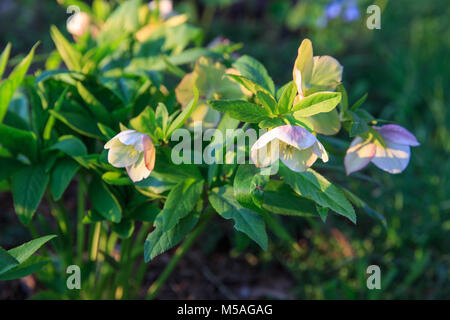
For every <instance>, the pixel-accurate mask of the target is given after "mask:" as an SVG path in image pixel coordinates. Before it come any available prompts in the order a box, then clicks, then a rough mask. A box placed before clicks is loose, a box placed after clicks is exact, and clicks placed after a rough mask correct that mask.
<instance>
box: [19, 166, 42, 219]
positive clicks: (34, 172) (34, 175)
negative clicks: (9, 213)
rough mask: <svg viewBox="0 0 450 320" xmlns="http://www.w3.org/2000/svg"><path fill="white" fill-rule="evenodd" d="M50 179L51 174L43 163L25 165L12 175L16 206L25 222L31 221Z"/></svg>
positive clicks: (20, 217)
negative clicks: (46, 170)
mask: <svg viewBox="0 0 450 320" xmlns="http://www.w3.org/2000/svg"><path fill="white" fill-rule="evenodd" d="M48 180H49V176H48V174H47V173H46V172H45V167H44V166H43V165H32V166H27V167H24V168H23V169H20V170H19V171H17V172H16V173H15V174H14V175H13V176H12V194H13V200H14V208H15V210H16V213H17V215H18V217H19V220H20V221H21V222H22V223H23V224H25V225H27V224H29V223H30V222H31V219H32V218H33V215H34V213H35V212H36V209H37V207H38V206H39V203H40V202H41V200H42V197H43V196H44V192H45V189H46V188H47V184H48Z"/></svg>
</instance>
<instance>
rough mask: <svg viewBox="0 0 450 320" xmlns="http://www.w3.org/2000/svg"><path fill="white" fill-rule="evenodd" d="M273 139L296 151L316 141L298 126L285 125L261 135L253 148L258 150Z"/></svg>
mask: <svg viewBox="0 0 450 320" xmlns="http://www.w3.org/2000/svg"><path fill="white" fill-rule="evenodd" d="M275 138H276V139H279V140H280V141H282V142H284V143H286V144H288V145H290V146H293V147H294V148H296V149H298V150H303V149H307V148H309V147H311V146H312V145H313V144H314V143H315V142H316V141H317V139H316V137H315V136H314V135H313V134H312V133H310V132H309V131H308V130H306V129H305V128H303V127H300V126H291V125H285V126H280V127H276V128H275V129H272V130H270V131H269V132H266V133H265V134H263V135H262V136H261V137H260V138H259V139H258V140H257V141H256V143H255V144H254V145H253V147H254V148H256V149H259V148H260V147H262V146H264V145H266V144H267V143H269V142H270V141H272V140H273V139H275ZM253 147H252V149H253Z"/></svg>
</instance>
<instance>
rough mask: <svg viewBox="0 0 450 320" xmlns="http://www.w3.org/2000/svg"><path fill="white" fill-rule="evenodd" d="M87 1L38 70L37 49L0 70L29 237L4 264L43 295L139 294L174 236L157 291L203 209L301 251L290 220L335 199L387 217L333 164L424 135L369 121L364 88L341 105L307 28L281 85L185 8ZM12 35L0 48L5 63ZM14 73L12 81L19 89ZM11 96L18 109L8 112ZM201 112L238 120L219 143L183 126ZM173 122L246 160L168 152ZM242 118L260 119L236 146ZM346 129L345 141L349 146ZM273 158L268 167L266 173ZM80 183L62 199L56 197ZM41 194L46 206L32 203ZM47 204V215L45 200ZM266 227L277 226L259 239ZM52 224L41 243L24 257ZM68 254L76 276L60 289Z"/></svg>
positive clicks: (343, 211)
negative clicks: (35, 282) (37, 282)
mask: <svg viewBox="0 0 450 320" xmlns="http://www.w3.org/2000/svg"><path fill="white" fill-rule="evenodd" d="M95 3H96V6H95V10H94V9H92V10H90V11H89V12H87V13H86V14H89V17H90V18H89V19H87V17H86V16H85V15H79V16H76V17H75V19H74V20H73V21H71V24H69V26H68V28H69V31H70V32H71V33H72V34H73V35H74V36H75V38H76V44H74V43H72V42H70V41H69V40H68V39H66V37H64V35H63V34H62V33H61V32H60V31H59V30H58V29H57V28H56V27H52V28H51V36H52V39H53V41H54V42H55V46H56V51H55V52H54V53H52V54H51V55H50V57H49V59H48V60H47V61H46V64H45V65H46V66H47V67H48V70H39V71H37V72H36V74H34V75H30V76H28V77H25V74H26V72H27V70H28V68H29V66H30V63H31V59H32V58H33V54H34V48H33V50H32V51H31V52H30V54H29V55H28V56H27V57H26V58H25V59H24V60H23V61H22V62H21V63H20V64H19V65H17V66H16V68H15V69H14V70H13V71H12V72H11V74H10V75H9V77H8V78H6V79H4V80H3V81H1V82H0V94H1V95H2V99H0V185H1V187H2V189H3V190H8V191H10V192H11V193H12V197H13V200H14V208H15V211H16V213H17V216H18V218H19V220H20V221H21V223H23V224H24V225H25V226H26V227H28V228H29V230H30V232H31V234H32V236H33V238H34V239H35V240H33V241H34V242H31V243H32V244H33V245H32V246H31V245H28V244H27V245H24V247H25V248H28V249H30V248H31V249H32V250H31V249H30V250H25V251H23V250H22V249H23V248H24V247H20V248H21V249H17V250H16V249H11V250H9V251H6V250H3V249H1V248H0V279H3V278H5V279H12V278H14V277H18V276H20V275H24V274H29V273H32V272H36V275H37V277H38V278H39V279H41V281H42V283H43V285H45V286H46V287H47V288H48V290H47V291H46V294H47V295H48V296H52V297H53V296H55V297H59V298H73V299H80V298H81V299H103V298H106V299H113V298H115V299H128V298H135V297H137V295H138V293H139V292H140V288H141V287H142V286H143V285H144V279H145V275H146V270H147V268H148V267H149V266H152V260H153V259H155V258H157V256H158V255H160V254H162V253H164V252H166V251H168V250H170V249H172V248H173V247H175V246H177V245H179V247H178V249H177V250H176V251H175V252H171V253H170V254H169V255H171V256H172V258H171V260H170V262H169V263H168V264H167V266H166V268H165V269H164V270H163V271H162V273H161V274H160V275H159V276H158V278H157V279H156V280H155V282H154V283H153V284H152V285H151V286H149V288H148V290H147V294H146V297H147V298H150V299H152V298H155V297H156V296H157V294H158V292H159V290H160V289H161V287H162V286H163V285H164V283H165V281H166V280H167V278H168V277H169V276H170V274H171V273H172V272H173V270H174V268H175V266H176V265H177V263H178V261H179V260H180V259H181V258H182V257H183V256H184V255H185V254H186V252H187V251H188V250H189V249H190V248H191V247H192V245H193V244H194V243H195V241H196V239H197V238H198V237H199V236H201V234H202V232H203V231H205V230H207V229H208V228H210V227H211V220H212V219H215V222H217V223H214V224H215V225H219V226H220V224H219V223H222V224H223V223H232V225H233V227H234V229H235V230H237V231H239V234H245V235H246V239H251V240H253V241H254V242H255V243H256V244H257V245H258V246H259V247H261V248H262V249H263V250H267V248H268V246H269V245H270V244H271V243H272V241H273V242H275V241H279V242H280V243H279V244H277V245H283V246H289V247H291V248H293V249H294V250H296V251H300V248H299V246H298V244H297V241H296V239H295V238H294V237H293V236H292V235H291V234H290V231H289V230H288V229H287V228H286V227H285V226H284V223H285V220H298V221H302V222H303V221H304V223H309V222H308V221H311V219H318V221H319V222H320V220H322V221H325V220H326V219H327V217H329V216H330V215H332V214H336V215H338V216H339V217H342V218H344V219H348V220H349V221H351V222H352V223H356V213H357V212H356V211H355V209H357V211H358V213H361V212H367V213H368V214H369V215H371V217H375V218H377V219H379V220H381V221H382V222H383V223H384V218H383V217H382V216H381V215H379V214H376V215H374V214H373V212H374V210H373V209H371V208H370V206H369V204H367V203H366V202H365V201H363V200H362V199H360V198H359V197H358V196H357V195H355V194H353V193H352V192H351V190H349V188H350V187H349V185H348V184H347V183H345V182H346V181H347V180H345V175H343V174H341V173H339V172H338V173H336V165H339V164H343V163H344V164H345V169H346V171H347V174H350V173H352V172H355V171H358V170H361V169H362V168H364V167H365V166H366V165H367V164H368V163H369V162H373V163H374V164H375V165H376V166H377V167H379V168H381V169H383V170H385V171H387V172H389V173H399V172H402V171H403V170H405V168H406V166H407V165H408V162H409V158H410V147H411V146H418V145H419V142H418V141H417V140H416V138H415V137H414V135H413V134H411V133H410V132H409V131H407V130H406V129H404V128H402V127H400V126H397V125H393V124H389V125H383V126H381V127H380V126H377V125H378V123H383V121H384V120H381V119H375V118H374V117H373V116H371V115H370V114H369V113H368V112H367V111H365V110H364V109H362V108H361V106H362V105H363V104H364V102H365V99H366V98H367V95H365V96H363V97H362V98H360V99H359V100H358V101H356V102H355V103H354V104H353V105H352V106H349V105H348V97H347V92H346V90H345V88H344V86H343V85H342V75H343V67H342V66H341V65H340V64H339V62H338V61H337V60H336V59H334V58H332V57H330V56H321V57H317V56H314V55H313V49H312V44H311V41H309V40H308V39H305V40H303V41H302V43H301V45H300V47H299V49H298V56H297V58H296V59H295V61H294V57H293V59H292V60H293V61H292V62H293V63H294V67H293V71H292V72H293V81H290V82H288V83H286V84H284V85H281V86H278V85H275V83H274V82H273V80H272V78H271V77H270V76H269V73H268V72H267V70H266V68H265V67H264V66H263V65H262V64H261V63H260V62H258V61H257V60H255V59H254V58H252V57H250V56H247V55H243V56H240V57H237V56H236V55H235V54H234V53H235V51H236V50H237V49H238V48H239V46H238V45H234V44H232V43H231V42H230V41H225V42H224V41H221V42H214V43H213V44H211V45H210V46H208V47H201V41H202V30H201V29H199V28H198V27H195V26H193V25H190V24H189V23H187V17H186V16H185V15H177V14H176V13H175V12H172V11H171V10H170V11H171V13H170V15H171V17H170V18H167V17H166V16H165V14H166V12H160V14H158V10H151V9H150V7H149V6H148V5H145V4H141V3H140V1H138V0H129V1H123V2H122V3H121V4H120V5H119V6H118V7H116V8H112V5H111V4H110V3H109V2H107V1H103V0H97V1H95ZM157 3H158V2H155V4H154V5H153V7H156V4H157ZM160 3H161V2H160ZM162 3H165V2H162ZM100 4H101V5H100ZM153 7H152V8H153ZM160 9H161V8H160ZM155 11H156V12H155ZM161 14H164V17H161ZM166 18H167V19H166ZM90 21H95V23H96V25H97V26H98V30H96V32H95V37H94V35H93V34H92V32H86V31H87V30H88V29H87V27H86V25H88V24H89V23H90ZM74 24H75V25H74ZM9 50H10V46H7V48H6V49H5V50H4V51H3V53H2V54H1V55H0V66H4V65H6V60H7V59H8V56H9ZM3 71H4V70H3V69H2V68H0V77H2V76H3ZM19 85H22V87H23V90H22V91H20V92H19V91H17V93H16V95H14V92H15V91H16V89H17V88H18V86H19ZM17 99H21V101H20V103H19V102H18V101H15V100H17ZM9 105H16V106H17V105H19V106H20V105H23V106H24V108H23V110H19V111H20V112H16V110H15V109H13V108H9ZM23 115H24V116H23ZM199 121H201V123H200V125H201V127H202V128H203V127H207V128H214V129H216V130H217V131H218V132H220V133H225V132H226V131H227V130H235V131H236V134H235V135H233V136H232V137H227V141H226V143H225V144H224V145H220V144H219V142H220V141H217V140H218V139H215V138H211V139H209V140H207V139H204V141H199V139H198V138H199V137H198V136H195V134H194V135H193V136H192V135H191V131H189V130H188V129H192V124H193V123H194V122H197V123H199ZM187 128H188V129H187ZM341 128H342V129H343V130H341ZM180 130H184V132H188V133H189V134H188V135H187V138H186V139H188V142H189V144H187V145H194V148H193V150H184V151H183V152H185V153H184V154H183V155H182V157H180V158H182V159H185V158H186V159H189V158H190V157H191V156H192V155H193V154H194V156H195V152H196V150H197V149H196V148H197V147H198V148H199V149H200V152H201V151H202V150H203V149H205V150H206V148H205V147H210V146H211V145H213V146H217V145H219V147H218V148H210V149H208V150H211V149H212V150H213V154H212V157H210V158H211V159H213V160H214V159H215V157H217V156H218V154H220V153H221V152H223V151H225V152H226V153H227V154H230V155H231V156H232V157H231V158H232V159H236V158H237V157H236V154H238V151H239V152H243V154H244V157H242V158H243V159H244V160H245V161H244V163H241V162H239V163H238V162H237V161H234V162H233V163H226V164H223V163H220V162H214V161H212V162H208V163H199V164H192V163H188V162H185V163H183V161H181V163H180V162H178V161H175V160H174V158H173V152H174V151H175V150H177V149H180V148H178V145H177V142H178V140H176V139H177V137H180V136H182V135H181V134H180ZM250 130H255V131H256V130H264V131H265V133H264V134H262V135H261V136H260V137H259V139H258V138H255V139H254V140H253V141H255V143H253V142H252V143H251V144H248V145H244V146H240V145H239V143H238V142H239V139H240V138H242V135H245V134H247V133H248V132H250ZM194 133H195V128H194ZM338 133H339V135H337V134H338ZM327 135H336V136H335V137H333V138H329V137H327ZM184 136H186V135H184ZM346 136H349V137H350V138H353V139H354V140H353V142H352V143H351V144H350V147H349V148H348V151H347V153H346V155H345V160H344V159H343V155H344V154H345V149H346V148H347V146H348V144H349V143H348V142H347V141H346V140H343V139H345V138H346ZM206 140H207V141H206ZM241 140H245V139H241ZM236 141H237V142H236ZM336 141H338V142H339V143H338V144H336V145H337V146H336V145H335V144H333V142H336ZM191 142H192V144H191ZM322 143H323V144H322ZM342 146H343V147H342ZM318 158H321V160H322V163H319V164H320V166H319V165H318V163H317V162H316V160H317V159H318ZM329 159H330V161H329V162H331V163H332V165H330V164H329V162H328V160H329ZM278 160H281V161H278ZM275 163H276V164H279V168H278V170H277V171H276V172H273V171H271V172H270V174H271V175H268V174H264V173H262V170H261V169H262V168H264V167H267V166H271V165H274V164H275ZM314 166H316V167H318V168H319V170H320V171H321V173H319V172H317V171H316V170H315V169H313V167H314ZM325 175H327V176H330V177H332V178H336V179H338V178H340V181H344V182H342V184H344V183H345V185H342V186H341V185H337V184H334V183H333V182H331V181H330V180H328V178H326V177H325ZM352 178H353V177H352ZM349 179H350V178H349ZM70 185H72V186H73V187H70V188H69V186H70ZM352 186H353V185H352ZM69 190H70V191H69ZM75 190H76V192H74V191H75ZM75 193H76V203H77V206H76V210H75V211H72V207H70V208H69V207H66V206H65V200H66V199H67V198H64V197H63V196H65V197H70V196H71V195H73V194H75ZM44 198H45V201H46V203H47V204H48V206H42V207H39V204H40V203H41V202H42V200H43V199H44ZM62 199H64V201H63V200H62ZM38 208H39V210H38ZM47 208H49V209H48V211H50V213H51V215H43V214H42V212H41V211H43V210H47ZM280 215H286V216H287V217H285V219H281V218H280ZM305 216H307V217H308V220H303V219H304V217H305ZM221 219H225V220H226V221H224V220H221ZM319 219H320V220H319ZM55 222H56V223H55ZM224 229H225V228H224ZM267 229H269V230H270V231H271V233H270V234H273V235H274V236H275V237H274V238H273V239H270V241H269V237H268V232H267ZM214 230H215V231H214V232H217V235H218V236H220V237H224V236H225V234H223V233H222V231H217V230H218V229H214ZM50 233H51V234H55V235H57V237H56V238H54V239H53V236H51V235H49V234H50ZM45 235H49V236H47V237H46V236H45ZM42 236H44V237H42ZM50 239H53V240H52V241H51V242H49V243H48V244H49V245H48V246H45V247H43V248H42V250H41V253H42V257H38V256H32V254H33V253H34V252H35V251H36V250H37V249H38V248H39V247H40V246H42V245H43V244H45V243H46V242H47V241H49V240H50ZM172 254H173V255H172ZM74 264H75V265H77V266H79V267H80V270H81V272H82V275H83V277H82V279H83V281H84V282H83V283H82V288H81V289H80V290H72V291H70V290H69V291H68V290H65V289H64V288H63V289H61V285H60V284H61V283H66V277H67V274H66V268H67V267H68V266H72V265H74ZM30 265H31V266H32V268H30V267H29V266H30ZM24 270H25V271H27V272H28V273H26V272H25V271H24ZM138 297H141V296H138Z"/></svg>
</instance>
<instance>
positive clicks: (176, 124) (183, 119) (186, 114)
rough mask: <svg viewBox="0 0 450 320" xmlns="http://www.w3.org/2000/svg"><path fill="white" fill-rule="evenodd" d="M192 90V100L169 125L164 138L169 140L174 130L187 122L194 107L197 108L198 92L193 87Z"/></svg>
mask: <svg viewBox="0 0 450 320" xmlns="http://www.w3.org/2000/svg"><path fill="white" fill-rule="evenodd" d="M193 90H194V98H193V99H192V100H191V102H189V103H188V104H187V105H186V107H185V108H184V110H183V111H182V112H181V113H180V114H179V115H178V116H177V117H176V118H175V120H174V121H173V122H172V123H171V124H170V126H169V129H168V130H167V134H166V138H169V137H170V136H171V135H172V133H173V132H174V131H175V130H177V129H178V128H180V127H181V126H182V125H183V124H184V123H185V122H186V121H187V119H189V117H190V116H191V113H192V111H194V109H195V107H196V106H197V102H198V90H197V88H196V87H194V88H193Z"/></svg>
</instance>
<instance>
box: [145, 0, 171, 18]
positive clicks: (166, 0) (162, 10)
mask: <svg viewBox="0 0 450 320" xmlns="http://www.w3.org/2000/svg"><path fill="white" fill-rule="evenodd" d="M157 3H158V1H155V0H153V1H150V2H149V3H148V7H149V8H150V10H152V11H154V10H156V8H157V6H156V5H157ZM158 9H159V14H160V15H161V17H163V18H164V19H167V18H169V17H170V16H172V15H173V14H174V11H173V2H172V0H160V1H159V8H158Z"/></svg>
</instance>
